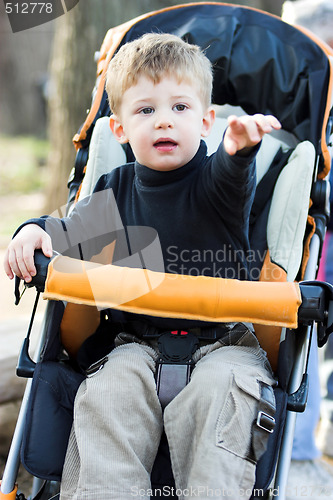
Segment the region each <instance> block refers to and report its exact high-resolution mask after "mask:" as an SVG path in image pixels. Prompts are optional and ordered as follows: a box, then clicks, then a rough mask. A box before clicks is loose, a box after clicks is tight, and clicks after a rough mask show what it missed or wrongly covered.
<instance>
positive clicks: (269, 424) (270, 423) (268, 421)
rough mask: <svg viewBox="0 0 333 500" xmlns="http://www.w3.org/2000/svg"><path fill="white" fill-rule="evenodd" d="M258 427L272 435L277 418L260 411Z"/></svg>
mask: <svg viewBox="0 0 333 500" xmlns="http://www.w3.org/2000/svg"><path fill="white" fill-rule="evenodd" d="M256 423H257V426H258V427H260V429H263V430H264V431H266V432H269V433H270V434H272V432H273V430H274V427H275V418H274V417H271V415H268V413H266V412H264V411H259V412H258V416H257V422H256Z"/></svg>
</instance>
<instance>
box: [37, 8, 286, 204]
mask: <svg viewBox="0 0 333 500" xmlns="http://www.w3.org/2000/svg"><path fill="white" fill-rule="evenodd" d="M190 1H191V0H181V1H179V0H98V2H96V0H82V1H81V2H79V3H78V4H77V6H76V7H75V8H73V9H72V10H71V11H70V12H69V13H67V14H66V15H65V16H61V17H60V18H58V20H57V25H56V31H55V36H54V44H53V54H52V58H51V66H50V73H51V85H50V89H51V90H50V100H49V137H50V144H51V147H50V155H49V159H48V172H49V183H48V188H47V197H46V199H47V206H46V211H47V212H48V213H50V212H53V211H54V210H56V209H58V207H60V206H62V205H64V204H65V203H66V200H67V179H68V176H69V173H70V171H71V169H72V167H73V165H74V161H75V150H74V147H73V145H72V137H73V135H74V134H75V132H76V131H77V130H78V128H79V126H80V124H81V123H82V122H83V121H84V119H85V111H86V110H87V109H88V108H89V106H90V99H91V90H92V88H93V86H94V80H95V71H96V64H95V62H94V53H95V51H97V50H98V49H99V48H100V46H101V43H102V41H103V38H104V36H105V33H106V31H107V30H108V29H109V28H111V27H113V26H117V25H118V24H121V23H123V22H125V21H128V20H130V19H132V18H134V17H136V16H139V15H141V14H143V13H146V12H149V11H152V10H157V9H160V8H164V7H168V6H172V5H177V4H179V3H189V2H190ZM230 3H238V4H243V5H245V4H246V5H252V6H253V7H256V8H263V9H264V8H270V9H271V8H272V5H273V6H275V13H277V12H276V10H279V9H280V10H281V4H282V0H281V1H280V0H274V2H273V1H272V0H252V1H251V2H249V1H248V0H244V1H242V0H241V1H240V0H238V2H230ZM278 5H280V7H278Z"/></svg>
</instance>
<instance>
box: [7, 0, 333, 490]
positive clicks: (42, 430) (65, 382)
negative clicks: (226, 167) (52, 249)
mask: <svg viewBox="0 0 333 500" xmlns="http://www.w3.org/2000/svg"><path fill="white" fill-rule="evenodd" d="M146 32H169V33H174V34H176V35H178V36H181V37H183V38H184V39H185V40H186V41H188V42H190V43H194V44H197V45H199V46H201V47H202V48H203V49H205V52H206V55H207V57H208V58H209V59H210V60H211V61H212V62H213V65H214V86H213V104H214V105H216V108H217V115H218V119H217V120H216V124H215V125H214V130H213V132H212V134H211V135H210V137H209V138H208V139H207V146H208V151H210V152H213V151H214V150H215V149H216V147H217V144H218V143H219V141H220V138H221V137H222V133H223V130H224V128H225V127H226V120H225V116H226V114H230V106H232V109H233V112H235V109H236V112H237V109H238V108H241V109H242V112H246V113H249V114H253V113H264V114H273V115H275V116H276V117H277V118H278V119H279V120H280V122H281V123H282V127H283V130H282V131H280V132H279V133H276V134H275V135H274V136H273V137H270V136H269V137H265V138H264V140H263V144H262V147H261V150H260V152H259V154H258V158H257V190H256V196H255V200H254V203H253V208H252V213H251V220H250V231H251V234H250V241H251V248H252V249H253V262H252V267H251V269H250V275H251V278H252V281H251V282H245V281H244V282H239V281H237V280H234V281H233V280H223V279H222V278H207V277H202V276H198V277H197V280H195V283H196V285H193V283H194V281H193V277H191V282H190V283H191V297H192V300H189V298H188V295H187V292H188V288H187V287H188V282H187V280H186V277H184V276H182V280H179V287H178V285H177V284H176V285H175V281H174V280H173V283H171V282H169V281H168V276H167V275H162V276H161V275H160V273H158V272H155V271H150V272H149V282H150V284H151V283H152V286H151V290H147V279H146V277H147V273H146V270H145V269H144V268H143V267H142V268H141V269H126V270H125V271H124V269H123V268H119V267H117V266H114V265H112V264H111V265H107V266H105V268H103V273H102V274H103V275H105V276H106V275H107V276H108V280H109V279H110V277H111V278H112V282H113V283H114V282H116V283H117V282H118V283H119V287H120V288H121V285H123V283H124V282H126V293H125V296H124V297H123V298H122V299H120V298H119V296H116V293H114V292H113V291H112V290H111V291H110V290H107V289H106V287H105V286H103V281H102V282H101V284H99V285H98V286H97V287H96V288H94V290H93V291H92V290H91V286H90V284H91V280H92V279H95V278H96V280H97V279H100V278H101V276H100V275H101V273H100V272H99V271H100V268H99V267H98V266H97V267H96V266H95V267H94V266H91V265H90V264H88V263H82V262H79V261H77V260H75V259H72V258H69V257H66V256H57V257H56V258H55V259H53V260H52V261H51V263H49V262H45V259H43V258H42V256H41V255H38V254H37V252H36V266H37V267H38V274H37V277H36V281H35V282H34V284H35V286H36V289H37V298H36V306H35V308H34V311H33V314H32V319H31V323H30V326H29V329H28V334H27V337H26V339H25V341H24V344H23V347H22V351H21V354H20V358H19V362H18V368H17V372H18V375H20V376H26V377H29V378H30V380H29V381H28V384H27V389H26V392H25V396H24V399H23V402H22V407H21V412H20V415H19V418H18V422H17V426H16V430H15V433H14V436H13V441H12V446H11V449H10V452H9V456H8V460H7V464H6V468H5V471H4V475H3V479H2V482H1V487H0V499H2V498H4V499H5V498H6V499H22V500H23V499H24V498H25V497H24V495H23V494H22V493H18V490H17V486H16V485H15V482H16V475H17V470H18V466H19V462H20V457H21V460H22V463H23V464H24V466H25V468H26V469H27V470H28V471H29V472H31V474H32V475H33V476H34V477H35V479H34V485H33V491H32V493H31V496H30V497H29V498H30V499H31V500H32V499H37V498H42V499H49V498H51V497H52V498H57V497H58V493H57V491H58V482H59V480H60V477H61V471H62V465H63V460H64V454H65V451H66V447H67V440H68V436H69V431H70V428H71V423H72V418H73V417H72V406H73V400H74V397H75V392H76V390H77V388H78V386H79V384H80V383H81V381H82V380H83V375H82V373H80V372H79V371H77V370H76V369H75V368H76V356H77V354H78V352H79V349H80V346H81V344H82V343H83V342H89V339H90V338H91V335H92V333H93V332H94V331H95V330H96V328H97V327H98V323H99V318H100V312H99V311H100V309H99V308H101V307H102V308H103V309H105V308H111V309H115V310H120V311H130V312H132V313H133V312H134V313H144V314H148V315H152V316H160V315H165V316H166V315H168V316H169V317H173V318H175V320H176V319H177V318H189V319H198V320H206V321H216V322H221V321H230V320H233V321H251V322H252V323H254V324H255V330H256V335H257V337H258V339H259V341H260V343H261V345H262V347H263V348H264V349H265V350H266V352H267V353H268V356H269V360H270V362H271V365H272V368H273V370H274V372H275V374H276V378H277V381H278V385H277V387H276V389H275V396H276V401H277V412H276V415H275V427H274V430H273V425H272V422H271V421H269V418H268V419H267V418H265V417H267V415H265V412H261V413H262V414H261V418H260V420H258V425H259V426H263V427H264V428H265V429H266V430H267V432H270V438H269V445H268V449H267V451H266V452H265V454H264V455H263V457H262V458H261V459H260V461H259V463H258V465H257V479H256V484H255V487H254V490H253V492H252V498H253V499H254V498H268V497H269V495H271V496H274V497H277V498H281V499H283V498H285V494H286V484H287V476H288V469H289V463H290V458H291V449H292V442H293V430H294V425H295V419H296V413H297V412H301V411H304V409H305V406H306V398H307V390H308V377H307V358H308V353H309V349H310V343H311V338H312V336H313V331H314V329H313V326H314V324H315V325H316V332H317V342H318V345H319V346H322V345H324V343H325V342H326V340H327V338H328V335H329V334H330V333H331V331H332V325H333V292H332V287H331V286H330V285H328V284H326V283H321V282H317V281H314V280H315V277H316V272H317V268H318V262H319V258H320V254H321V248H322V243H323V239H324V236H325V230H326V225H327V221H328V217H329V210H328V199H329V191H328V182H327V181H326V180H325V178H326V176H327V174H328V172H329V170H330V165H331V155H330V152H329V149H328V144H329V143H330V140H331V139H330V136H331V132H332V120H333V118H332V112H331V94H332V88H333V78H332V69H331V62H330V56H332V55H333V54H332V53H330V49H329V47H327V46H326V45H325V44H323V43H321V42H320V41H319V40H316V39H314V37H313V36H312V35H311V34H309V33H308V34H305V33H304V32H303V31H302V30H300V29H297V28H294V27H291V26H289V25H287V24H285V23H284V22H282V21H281V20H280V19H279V18H277V17H275V16H272V15H269V14H267V13H264V12H261V11H259V10H256V9H252V8H247V7H240V6H232V5H228V4H224V3H210V2H202V3H197V4H187V5H179V6H177V7H170V8H166V9H163V10H160V11H156V12H152V13H149V14H147V15H144V16H141V17H140V18H137V19H134V20H132V21H130V22H128V23H126V24H124V25H121V26H118V27H117V28H114V29H111V30H110V31H109V32H108V33H107V34H106V37H105V39H104V41H103V44H102V46H101V49H100V53H99V60H98V63H97V80H96V84H95V88H94V91H93V101H92V106H91V109H90V112H89V114H88V116H87V119H86V121H85V123H84V124H83V125H82V127H81V128H80V131H79V132H78V133H77V134H76V135H75V136H74V144H75V147H76V149H77V156H76V163H75V167H74V169H73V172H72V175H71V177H70V180H69V210H70V205H71V204H72V203H73V202H75V200H77V199H82V198H83V197H85V196H87V195H89V194H90V193H91V191H92V189H93V187H94V185H95V183H96V181H97V179H98V177H99V176H100V175H101V174H103V173H105V172H106V171H110V170H111V169H112V168H114V167H115V166H118V165H121V164H124V163H126V162H127V161H131V160H132V156H131V155H132V153H131V151H130V150H129V149H126V148H122V147H121V146H119V144H118V143H116V142H115V141H114V139H113V137H112V135H111V132H110V131H109V126H108V116H109V114H110V109H109V107H108V102H107V97H106V92H105V88H104V76H105V71H106V67H107V65H108V62H109V60H110V59H111V57H112V55H113V54H114V53H115V51H117V50H118V48H119V47H120V46H121V45H122V44H124V43H126V42H128V41H130V40H133V39H135V38H137V37H139V36H141V35H142V34H144V33H146ZM151 244H152V245H153V244H154V242H153V241H152V242H151ZM141 250H142V249H141ZM141 250H140V249H139V251H141ZM119 269H121V272H119ZM258 269H259V271H260V272H259V273H258ZM69 270H70V271H71V273H72V274H70V273H69V272H68V271H69ZM123 271H124V272H126V274H124V273H123ZM46 275H47V279H46V284H45V285H44V282H45V276H46ZM97 275H99V277H98V276H97ZM73 276H75V280H74V279H73ZM92 276H93V278H92ZM39 278H41V279H40V280H39ZM173 278H175V277H174V276H173ZM203 278H204V279H203ZM117 280H118V281H117ZM214 280H219V284H218V285H217V282H216V281H214ZM74 281H75V282H76V283H77V286H76V287H75V286H73V282H74ZM109 282H110V281H109ZM176 283H178V282H176ZM44 286H45V292H44V294H45V297H46V298H48V299H50V301H49V304H48V307H47V311H46V315H45V321H44V325H43V327H42V332H41V335H40V341H39V347H38V348H37V353H36V355H35V358H36V361H37V363H35V362H34V361H32V360H31V358H30V355H29V335H30V331H31V326H32V322H33V317H34V313H35V309H36V307H37V301H38V297H39V294H40V293H41V291H43V290H44ZM113 288H114V289H115V290H117V286H114V287H113ZM193 288H194V289H195V290H194V291H193ZM138 289H139V292H137V290H138ZM212 290H213V292H212ZM216 290H218V292H216ZM217 293H218V294H219V295H218V296H217V295H216V294H217ZM184 294H186V295H184ZM16 295H17V301H18V295H19V291H18V282H17V287H16ZM185 296H186V300H184V297H185ZM218 297H220V298H221V297H223V300H221V301H220V304H221V308H220V309H219V310H218V312H216V307H215V305H216V301H217V300H218ZM182 299H183V300H182ZM111 344H112V343H111V341H110V344H108V345H104V349H105V351H104V352H99V353H98V356H96V358H97V359H98V360H100V359H102V355H103V354H104V355H105V354H107V352H109V350H110V349H111V348H112V345H111ZM90 361H91V360H90ZM171 361H172V362H173V363H171ZM161 366H162V368H163V370H162V371H163V372H167V371H169V370H168V368H169V367H170V366H178V367H179V366H181V367H182V370H183V368H184V370H187V369H188V363H187V362H186V360H184V359H180V360H179V359H173V360H170V359H169V360H167V361H165V360H163V359H162V361H161ZM163 378H164V377H162V379H163ZM167 383H168V382H166V384H167ZM50 386H52V391H50V390H49V387H50ZM160 390H161V393H162V394H164V393H165V391H168V387H167V388H166V389H165V388H164V386H163V384H162V386H161V387H160ZM60 436H61V437H62V438H61V439H60ZM152 484H153V485H154V488H153V489H154V490H155V492H156V496H153V497H152V498H158V497H163V495H162V494H161V493H160V492H161V491H162V485H165V484H167V485H169V486H172V485H173V484H174V482H173V477H172V471H171V467H170V463H169V457H168V448H167V443H166V440H165V437H163V438H162V441H161V445H160V450H159V453H158V456H157V459H156V462H155V466H154V469H153V473H152ZM226 486H227V485H226ZM169 491H170V490H169ZM168 496H170V495H168ZM174 498H176V496H174Z"/></svg>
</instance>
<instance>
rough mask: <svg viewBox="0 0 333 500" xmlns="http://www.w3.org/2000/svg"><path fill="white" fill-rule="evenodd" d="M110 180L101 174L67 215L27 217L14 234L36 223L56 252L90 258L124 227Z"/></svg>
mask: <svg viewBox="0 0 333 500" xmlns="http://www.w3.org/2000/svg"><path fill="white" fill-rule="evenodd" d="M110 184H111V183H110V179H109V177H108V176H107V175H106V176H102V177H101V178H100V179H99V181H98V182H97V184H96V187H95V189H94V192H93V193H92V195H90V196H87V197H86V198H84V199H83V200H82V201H80V202H78V203H77V204H76V205H75V207H74V209H73V211H72V212H71V214H70V215H69V216H68V217H54V216H43V217H40V218H35V219H29V220H28V221H26V222H25V223H24V224H22V225H21V226H20V227H19V228H18V229H17V231H16V232H15V234H14V236H15V235H16V234H17V233H18V232H19V231H20V230H21V229H22V227H24V226H25V225H27V224H37V225H38V226H40V227H41V228H42V229H43V230H44V231H46V232H47V233H48V234H49V235H50V236H51V240H52V246H53V249H54V250H55V251H56V252H58V253H60V254H64V255H69V256H71V257H74V258H80V259H84V260H89V259H90V258H91V257H92V256H93V255H96V254H99V253H100V252H101V251H102V250H103V248H104V247H105V246H107V245H108V244H109V243H111V242H112V241H113V240H115V239H116V232H117V231H119V230H121V229H122V228H123V226H122V221H121V218H120V215H119V212H118V208H117V204H116V200H115V195H114V191H113V189H112V188H111V187H110ZM59 215H60V214H59Z"/></svg>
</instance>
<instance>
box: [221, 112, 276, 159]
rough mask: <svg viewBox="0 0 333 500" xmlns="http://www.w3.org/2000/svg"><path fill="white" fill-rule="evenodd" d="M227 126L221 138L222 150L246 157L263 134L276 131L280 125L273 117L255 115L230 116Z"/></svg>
mask: <svg viewBox="0 0 333 500" xmlns="http://www.w3.org/2000/svg"><path fill="white" fill-rule="evenodd" d="M228 123H229V126H228V128H227V130H226V132H225V135H224V138H223V144H224V149H225V150H226V152H227V153H228V154H229V155H230V156H233V155H235V154H236V153H237V154H238V155H241V156H247V155H248V154H249V153H250V152H251V149H252V148H253V147H254V146H256V145H257V144H259V142H260V141H261V139H262V138H263V136H264V135H265V134H269V133H270V132H272V131H273V129H275V130H278V129H280V128H281V124H280V122H279V121H278V119H277V118H275V116H272V115H261V114H256V115H253V116H247V115H245V116H241V117H237V116H235V115H231V116H229V118H228Z"/></svg>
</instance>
